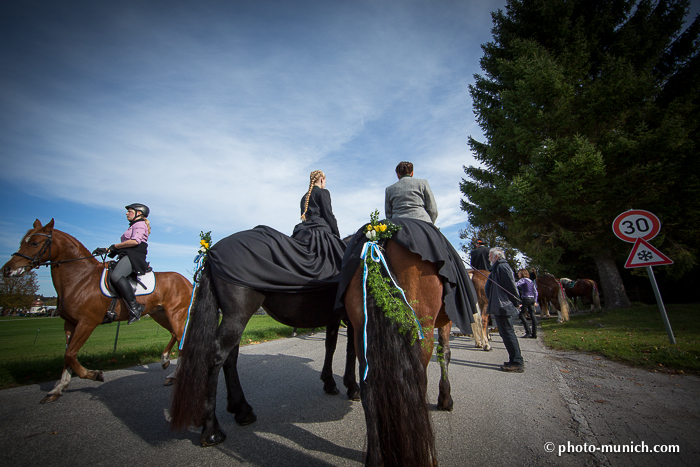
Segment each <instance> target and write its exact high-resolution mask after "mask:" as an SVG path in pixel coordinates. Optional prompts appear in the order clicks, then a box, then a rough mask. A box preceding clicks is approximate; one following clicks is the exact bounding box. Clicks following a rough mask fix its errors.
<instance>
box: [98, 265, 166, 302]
mask: <svg viewBox="0 0 700 467" xmlns="http://www.w3.org/2000/svg"><path fill="white" fill-rule="evenodd" d="M137 277H138V279H139V282H136V281H134V280H133V279H132V278H131V277H127V279H128V280H129V284H131V288H132V289H134V294H136V295H150V294H152V293H153V291H154V290H155V288H156V274H155V273H154V272H153V271H150V272H147V273H146V274H144V275H142V276H137ZM100 291H101V292H102V294H103V295H104V296H106V297H111V298H114V297H116V295H115V294H114V293H112V291H111V290H110V289H109V287H107V270H106V269H105V270H104V271H102V277H101V279H100Z"/></svg>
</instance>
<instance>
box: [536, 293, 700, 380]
mask: <svg viewBox="0 0 700 467" xmlns="http://www.w3.org/2000/svg"><path fill="white" fill-rule="evenodd" d="M665 306H666V312H667V314H668V318H669V321H670V322H671V328H672V329H673V334H674V336H675V338H676V345H671V344H670V343H669V339H668V335H667V333H666V328H665V327H664V325H663V321H662V319H661V313H660V312H659V308H658V306H656V305H643V304H634V305H633V306H632V307H630V308H625V309H615V310H606V311H605V312H604V313H600V312H594V313H591V314H589V313H582V314H577V315H571V320H570V321H569V322H566V323H562V324H557V323H556V321H555V320H543V322H542V331H544V332H543V337H544V342H545V344H546V345H547V346H549V347H552V348H554V349H557V350H578V351H583V352H592V353H595V354H600V355H603V356H605V357H607V358H609V359H611V360H615V361H618V362H622V363H626V364H629V365H633V366H638V367H643V368H647V369H649V370H655V371H666V372H677V373H691V374H700V320H699V319H698V314H699V313H700V304H693V305H665Z"/></svg>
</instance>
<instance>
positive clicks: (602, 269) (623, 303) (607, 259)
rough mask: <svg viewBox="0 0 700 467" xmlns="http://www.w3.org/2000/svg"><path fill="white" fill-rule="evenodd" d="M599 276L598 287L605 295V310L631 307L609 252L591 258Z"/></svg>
mask: <svg viewBox="0 0 700 467" xmlns="http://www.w3.org/2000/svg"><path fill="white" fill-rule="evenodd" d="M593 259H594V260H595V264H596V266H597V267H598V274H599V275H600V287H601V288H602V289H603V294H604V295H605V308H627V307H628V306H630V305H631V303H630V299H629V298H627V292H626V291H625V285H624V284H623V283H622V278H621V277H620V271H619V270H618V269H617V264H615V261H614V260H613V258H612V255H611V254H610V251H609V250H606V251H604V252H602V253H601V254H599V255H598V256H596V257H595V258H593Z"/></svg>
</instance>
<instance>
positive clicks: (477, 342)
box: [472, 313, 484, 349]
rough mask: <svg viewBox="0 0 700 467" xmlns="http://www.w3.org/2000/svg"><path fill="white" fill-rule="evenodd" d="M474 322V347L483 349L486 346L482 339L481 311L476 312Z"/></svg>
mask: <svg viewBox="0 0 700 467" xmlns="http://www.w3.org/2000/svg"><path fill="white" fill-rule="evenodd" d="M472 316H473V317H474V322H473V323H472V336H474V347H476V348H477V349H481V348H483V347H484V344H483V340H482V339H481V313H474V314H473V315H472Z"/></svg>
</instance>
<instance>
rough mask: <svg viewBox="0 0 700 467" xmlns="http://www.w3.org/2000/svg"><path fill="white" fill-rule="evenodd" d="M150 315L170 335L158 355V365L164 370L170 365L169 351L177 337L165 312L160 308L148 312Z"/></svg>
mask: <svg viewBox="0 0 700 467" xmlns="http://www.w3.org/2000/svg"><path fill="white" fill-rule="evenodd" d="M150 317H151V318H153V321H155V322H156V323H158V324H160V325H161V326H162V327H163V328H164V329H166V330H167V331H168V332H169V333H170V335H171V336H172V337H171V338H170V342H168V345H167V346H166V347H165V350H163V353H162V354H161V355H160V366H162V367H163V369H164V370H165V369H166V368H168V366H170V351H171V350H172V349H173V346H174V345H175V343H176V342H177V341H178V339H177V337H176V336H175V332H174V330H173V327H172V325H171V323H170V321H168V319H167V318H166V317H165V313H163V310H162V309H161V310H159V311H157V312H152V313H150ZM166 386H167V384H166Z"/></svg>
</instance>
